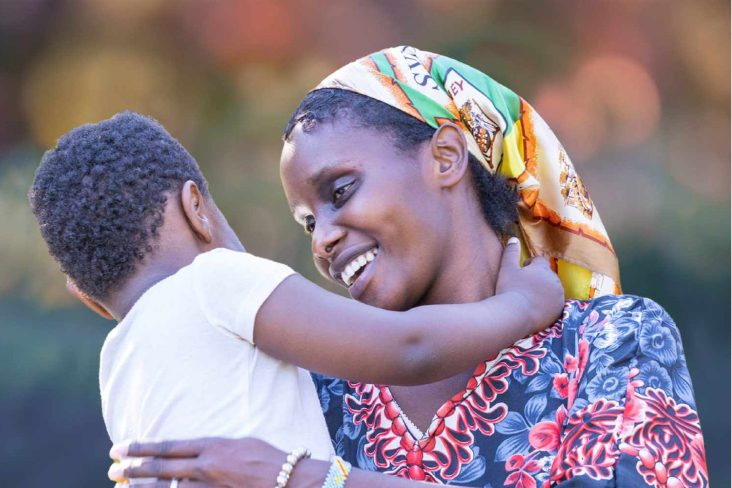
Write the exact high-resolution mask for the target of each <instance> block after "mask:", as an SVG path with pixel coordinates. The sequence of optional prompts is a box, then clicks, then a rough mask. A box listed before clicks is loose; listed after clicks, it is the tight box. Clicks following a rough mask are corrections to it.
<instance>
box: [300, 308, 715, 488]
mask: <svg viewBox="0 0 732 488" xmlns="http://www.w3.org/2000/svg"><path fill="white" fill-rule="evenodd" d="M313 377H314V379H315V383H316V386H317V389H318V393H319V395H320V401H321V405H322V407H323V412H324V414H325V415H326V419H327V422H328V427H329V429H330V432H331V437H332V439H333V443H334V447H335V450H336V452H337V454H338V455H340V456H342V457H343V458H344V459H346V460H348V461H349V462H351V463H352V464H353V465H354V466H357V467H359V468H361V469H366V470H372V471H381V472H384V473H387V474H391V475H396V476H401V477H405V478H410V479H414V480H420V481H429V482H434V483H439V484H451V485H458V486H460V485H462V486H479V487H499V486H514V487H524V488H526V487H536V486H592V487H606V486H624V487H625V486H658V487H680V486H707V484H708V478H707V469H706V460H705V453H704V443H703V437H702V434H701V428H700V424H699V417H698V415H697V412H696V406H695V402H694V393H693V389H692V385H691V379H690V377H689V372H688V369H687V366H686V360H685V358H684V354H683V349H682V346H681V338H680V336H679V332H678V329H677V328H676V325H675V324H674V322H673V320H672V319H671V318H670V317H669V316H668V314H667V313H666V312H665V311H664V310H663V309H662V308H661V307H660V306H659V305H658V304H656V303H655V302H653V301H652V300H649V299H646V298H640V297H634V296H628V295H624V296H603V297H600V298H597V299H594V300H591V301H577V300H572V301H568V302H567V304H566V306H565V308H564V312H563V315H562V317H561V319H560V320H558V321H557V322H556V323H555V324H554V325H553V326H552V327H550V328H548V329H547V330H545V331H543V332H541V333H539V334H536V335H534V336H530V337H528V338H525V339H523V340H521V341H519V342H517V343H516V344H514V345H513V346H512V347H510V348H508V349H505V350H503V351H501V352H500V353H499V354H498V355H497V356H495V357H493V358H490V359H489V360H487V361H485V362H483V363H481V364H479V365H478V366H477V367H476V369H475V371H474V374H473V377H472V378H471V380H470V381H469V382H468V385H467V387H466V389H465V390H464V391H461V392H459V393H457V394H456V395H455V396H453V397H452V398H451V399H449V400H447V401H446V402H445V404H444V405H443V406H442V407H441V408H440V409H439V411H438V412H437V414H436V415H435V417H434V419H433V421H432V423H431V425H430V427H429V429H428V430H427V431H426V432H424V433H422V432H417V431H416V429H415V428H414V427H413V426H411V425H410V422H409V420H408V419H406V418H405V417H404V414H403V413H402V412H401V409H400V408H399V407H398V405H397V404H396V401H395V400H394V398H393V396H392V395H391V392H390V390H389V387H388V386H385V385H370V384H363V383H354V382H346V381H343V380H340V379H335V378H329V377H324V376H319V375H313Z"/></svg>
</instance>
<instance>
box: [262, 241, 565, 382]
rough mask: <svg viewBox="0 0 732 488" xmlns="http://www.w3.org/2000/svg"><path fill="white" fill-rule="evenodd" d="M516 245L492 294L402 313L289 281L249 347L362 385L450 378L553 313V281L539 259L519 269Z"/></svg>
mask: <svg viewBox="0 0 732 488" xmlns="http://www.w3.org/2000/svg"><path fill="white" fill-rule="evenodd" d="M519 247H520V246H518V245H517V244H510V245H509V246H508V247H507V248H506V250H505V251H504V256H503V259H502V263H501V270H500V274H499V279H498V284H497V290H496V291H497V293H496V295H495V296H493V297H491V298H488V299H486V300H483V301H481V302H476V303H468V304H460V305H430V306H422V307H417V308H414V309H412V310H409V311H406V312H392V311H387V310H382V309H379V308H376V307H371V306H369V305H364V304H361V303H359V302H356V301H355V300H350V299H346V298H343V297H340V296H338V295H335V294H333V293H329V292H327V291H325V290H323V289H322V288H320V287H318V286H316V285H314V284H313V283H311V282H309V281H307V280H306V279H304V278H302V277H301V276H299V275H293V276H291V277H289V278H287V279H286V280H284V281H283V282H282V283H281V284H280V285H279V286H278V287H277V288H276V289H275V290H274V292H272V294H271V295H270V296H269V298H267V300H266V301H265V302H264V304H263V305H262V307H261V308H260V309H259V312H258V313H257V316H256V321H255V327H254V340H255V343H256V344H257V346H258V347H259V348H260V349H262V350H263V351H264V352H266V353H267V354H269V355H271V356H273V357H276V358H278V359H281V360H283V361H287V362H290V363H293V364H296V365H298V366H301V367H303V368H306V369H309V370H312V371H318V372H320V373H324V374H328V375H333V376H337V377H341V378H348V379H353V380H359V381H363V382H367V383H381V384H392V385H398V384H402V385H409V384H423V383H430V382H434V381H438V380H440V379H444V378H447V377H449V376H453V375H455V374H458V373H460V372H462V371H465V370H467V369H469V368H472V367H474V366H475V365H476V364H477V363H479V362H480V361H482V360H485V359H486V358H488V357H490V356H492V355H494V354H496V353H498V352H499V351H500V350H501V349H503V348H506V347H508V346H510V345H511V344H513V343H514V342H516V341H517V340H519V339H521V338H522V337H525V336H527V335H528V334H530V333H531V332H534V331H538V330H542V329H543V328H545V327H547V326H548V325H550V324H551V323H552V322H553V321H554V320H555V319H556V318H557V316H558V315H559V313H560V311H561V309H562V307H563V302H564V299H563V290H562V287H561V284H560V283H559V279H558V278H557V276H556V274H554V273H553V272H552V271H551V269H550V268H549V266H548V263H547V261H546V260H545V259H543V258H541V259H536V260H534V261H533V262H532V263H531V264H529V265H528V266H526V267H524V268H520V267H519V264H518V260H519Z"/></svg>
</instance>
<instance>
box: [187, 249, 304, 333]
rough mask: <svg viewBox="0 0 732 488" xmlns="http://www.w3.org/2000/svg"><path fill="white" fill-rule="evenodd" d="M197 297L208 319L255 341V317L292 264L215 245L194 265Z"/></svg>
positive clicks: (222, 327) (215, 324)
mask: <svg viewBox="0 0 732 488" xmlns="http://www.w3.org/2000/svg"><path fill="white" fill-rule="evenodd" d="M192 271H193V284H192V286H193V287H194V289H195V292H196V297H197V299H198V301H199V304H200V306H201V308H202V310H203V313H204V315H205V316H206V318H207V319H208V321H209V322H210V323H211V324H212V325H214V326H216V327H220V328H221V329H223V330H225V331H227V332H229V333H231V334H234V335H235V336H237V337H239V338H241V339H244V340H245V341H247V342H249V343H251V344H254V319H255V318H256V316H257V312H258V311H259V308H260V307H261V306H262V304H263V303H264V302H265V300H267V298H268V297H269V295H270V294H271V293H272V292H273V291H274V289H275V288H277V286H278V285H279V284H280V283H282V281H283V280H284V279H285V278H287V277H288V276H290V275H292V274H294V271H293V270H292V269H291V268H290V267H289V266H286V265H284V264H281V263H277V262H275V261H270V260H269V259H264V258H259V257H257V256H253V255H252V254H249V253H245V252H237V251H232V250H229V249H215V250H213V251H209V252H207V253H204V254H201V255H199V256H198V257H197V258H196V259H195V261H194V262H193V266H192Z"/></svg>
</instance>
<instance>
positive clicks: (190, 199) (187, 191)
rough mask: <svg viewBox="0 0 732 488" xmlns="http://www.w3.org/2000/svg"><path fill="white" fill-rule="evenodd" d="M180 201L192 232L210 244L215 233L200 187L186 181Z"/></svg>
mask: <svg viewBox="0 0 732 488" xmlns="http://www.w3.org/2000/svg"><path fill="white" fill-rule="evenodd" d="M180 199H181V204H182V205H183V213H184V214H185V216H186V220H188V225H190V227H191V230H193V233H194V234H196V236H197V237H198V238H199V239H201V240H202V241H203V242H205V243H206V244H210V243H211V241H212V240H213V233H212V230H211V221H210V219H209V216H208V210H209V209H208V206H207V205H206V199H205V198H204V196H203V194H202V193H201V190H200V189H199V188H198V185H197V184H196V183H195V182H194V181H191V180H188V181H186V182H185V183H184V184H183V189H182V190H181V192H180Z"/></svg>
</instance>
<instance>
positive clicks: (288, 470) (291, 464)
mask: <svg viewBox="0 0 732 488" xmlns="http://www.w3.org/2000/svg"><path fill="white" fill-rule="evenodd" d="M309 457H310V450H309V449H307V448H305V447H297V448H295V449H293V450H292V452H290V454H288V455H287V461H285V464H283V465H282V468H281V469H280V474H278V475H277V484H276V485H275V488H285V487H286V486H287V482H288V481H290V475H291V474H292V470H293V469H295V465H296V464H297V463H298V462H300V460H302V459H304V458H309Z"/></svg>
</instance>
